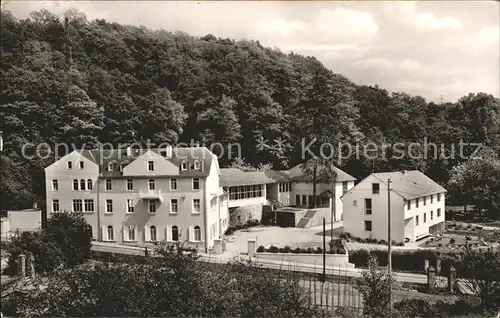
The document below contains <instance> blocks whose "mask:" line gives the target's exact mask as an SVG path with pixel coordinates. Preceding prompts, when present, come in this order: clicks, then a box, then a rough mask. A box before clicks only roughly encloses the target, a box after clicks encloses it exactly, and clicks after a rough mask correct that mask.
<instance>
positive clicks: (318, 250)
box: [314, 246, 323, 254]
mask: <svg viewBox="0 0 500 318" xmlns="http://www.w3.org/2000/svg"><path fill="white" fill-rule="evenodd" d="M314 253H315V254H323V249H322V248H321V247H319V246H318V248H316V250H315V251H314Z"/></svg>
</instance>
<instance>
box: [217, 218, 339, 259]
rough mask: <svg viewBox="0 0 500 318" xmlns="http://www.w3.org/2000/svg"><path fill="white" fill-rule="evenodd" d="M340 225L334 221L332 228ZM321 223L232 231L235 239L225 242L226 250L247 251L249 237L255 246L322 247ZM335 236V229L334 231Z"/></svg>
mask: <svg viewBox="0 0 500 318" xmlns="http://www.w3.org/2000/svg"><path fill="white" fill-rule="evenodd" d="M339 227H342V222H336V223H334V229H336V228H339ZM326 228H327V233H326V235H327V237H326V242H327V244H328V241H329V239H330V231H329V229H330V224H327V225H326ZM322 233H323V225H320V226H315V227H311V228H306V229H302V228H295V227H287V228H283V227H278V226H258V227H252V228H249V229H245V230H239V231H236V232H234V233H233V234H232V235H231V237H234V238H235V240H234V241H232V242H227V244H226V252H227V253H229V254H232V255H236V254H239V253H246V252H247V242H248V240H249V239H255V240H257V247H259V246H261V245H263V246H271V245H274V246H278V247H285V246H289V247H292V248H296V247H304V248H307V247H314V248H316V247H323V236H322ZM334 236H335V231H334Z"/></svg>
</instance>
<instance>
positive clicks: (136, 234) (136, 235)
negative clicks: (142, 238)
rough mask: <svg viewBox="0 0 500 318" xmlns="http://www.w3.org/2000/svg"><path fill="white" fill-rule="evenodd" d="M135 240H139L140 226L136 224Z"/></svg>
mask: <svg viewBox="0 0 500 318" xmlns="http://www.w3.org/2000/svg"><path fill="white" fill-rule="evenodd" d="M134 241H137V242H139V227H138V226H137V225H136V226H134Z"/></svg>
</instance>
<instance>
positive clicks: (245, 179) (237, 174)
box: [220, 168, 276, 187]
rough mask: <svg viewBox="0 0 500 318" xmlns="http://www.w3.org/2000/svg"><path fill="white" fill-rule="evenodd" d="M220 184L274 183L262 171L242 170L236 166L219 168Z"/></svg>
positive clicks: (228, 185)
mask: <svg viewBox="0 0 500 318" xmlns="http://www.w3.org/2000/svg"><path fill="white" fill-rule="evenodd" d="M220 172H221V179H220V184H221V186H223V187H235V186H244V185H256V184H267V183H275V182H276V181H275V180H273V179H270V178H268V177H267V176H266V174H265V172H264V171H243V170H240V169H238V168H225V169H220Z"/></svg>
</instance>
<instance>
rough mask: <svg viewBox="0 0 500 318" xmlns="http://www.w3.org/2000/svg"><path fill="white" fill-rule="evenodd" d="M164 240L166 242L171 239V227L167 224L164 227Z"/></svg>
mask: <svg viewBox="0 0 500 318" xmlns="http://www.w3.org/2000/svg"><path fill="white" fill-rule="evenodd" d="M165 240H166V241H167V242H171V241H172V227H171V226H170V225H167V227H166V228H165Z"/></svg>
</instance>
